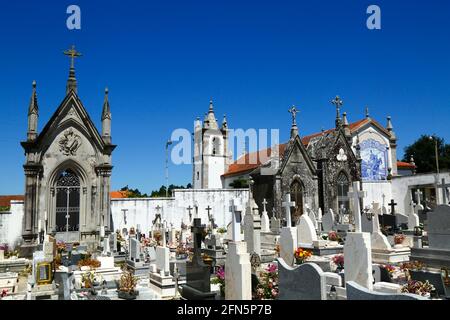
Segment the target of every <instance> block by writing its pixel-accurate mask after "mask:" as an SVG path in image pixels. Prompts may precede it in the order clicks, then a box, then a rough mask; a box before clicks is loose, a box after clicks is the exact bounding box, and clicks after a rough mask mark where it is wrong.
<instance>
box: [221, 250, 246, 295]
mask: <svg viewBox="0 0 450 320" xmlns="http://www.w3.org/2000/svg"><path fill="white" fill-rule="evenodd" d="M251 269H252V268H251V264H250V255H249V254H248V253H247V245H246V243H245V242H242V241H238V242H230V243H229V245H228V253H227V258H226V262H225V299H226V300H251V299H252V285H251V283H252V275H251V272H252V270H251Z"/></svg>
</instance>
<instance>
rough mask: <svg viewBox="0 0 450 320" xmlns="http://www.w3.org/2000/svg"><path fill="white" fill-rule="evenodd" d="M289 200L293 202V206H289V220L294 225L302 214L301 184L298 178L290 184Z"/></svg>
mask: <svg viewBox="0 0 450 320" xmlns="http://www.w3.org/2000/svg"><path fill="white" fill-rule="evenodd" d="M291 201H294V202H295V207H292V208H291V220H292V223H293V225H294V226H295V225H296V224H297V222H298V220H299V219H300V217H301V215H302V214H303V186H302V184H301V183H300V181H298V180H294V182H292V184H291Z"/></svg>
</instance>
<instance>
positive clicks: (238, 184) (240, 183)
mask: <svg viewBox="0 0 450 320" xmlns="http://www.w3.org/2000/svg"><path fill="white" fill-rule="evenodd" d="M230 187H232V188H234V189H243V188H248V181H247V180H246V179H236V180H234V181H233V182H232V183H230Z"/></svg>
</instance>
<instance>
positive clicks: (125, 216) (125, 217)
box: [122, 209, 128, 225]
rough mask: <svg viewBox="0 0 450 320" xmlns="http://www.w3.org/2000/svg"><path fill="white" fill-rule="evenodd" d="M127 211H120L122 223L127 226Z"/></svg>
mask: <svg viewBox="0 0 450 320" xmlns="http://www.w3.org/2000/svg"><path fill="white" fill-rule="evenodd" d="M127 211H128V209H122V212H123V223H124V224H125V225H127Z"/></svg>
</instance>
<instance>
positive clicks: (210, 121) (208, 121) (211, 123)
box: [203, 99, 219, 129]
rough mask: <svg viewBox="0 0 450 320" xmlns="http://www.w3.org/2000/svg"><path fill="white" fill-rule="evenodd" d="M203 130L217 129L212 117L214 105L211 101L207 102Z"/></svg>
mask: <svg viewBox="0 0 450 320" xmlns="http://www.w3.org/2000/svg"><path fill="white" fill-rule="evenodd" d="M203 127H204V128H205V129H218V128H219V126H218V125H217V120H216V117H215V115H214V105H213V101H212V99H211V100H210V101H209V110H208V113H207V114H206V116H205V121H204V123H203Z"/></svg>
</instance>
